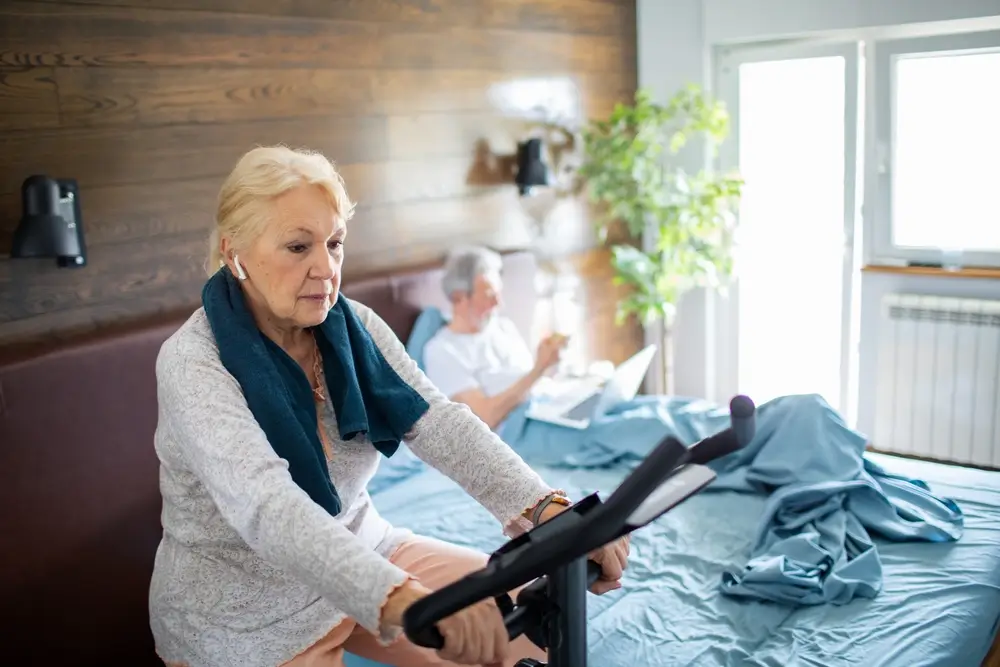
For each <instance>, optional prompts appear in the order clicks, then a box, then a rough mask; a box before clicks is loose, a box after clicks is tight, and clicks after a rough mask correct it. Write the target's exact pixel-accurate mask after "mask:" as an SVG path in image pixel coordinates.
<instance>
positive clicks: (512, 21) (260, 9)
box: [42, 0, 635, 38]
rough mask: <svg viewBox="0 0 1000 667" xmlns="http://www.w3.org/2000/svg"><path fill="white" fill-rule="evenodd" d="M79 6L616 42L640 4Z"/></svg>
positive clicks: (118, 2) (448, 1) (590, 0)
mask: <svg viewBox="0 0 1000 667" xmlns="http://www.w3.org/2000/svg"><path fill="white" fill-rule="evenodd" d="M42 2H45V3H52V4H58V5H62V4H64V2H63V0H42ZM75 4H79V5H95V6H117V7H129V8H137V9H176V10H182V9H189V10H207V11H220V12H225V13H241V14H258V15H264V16H272V17H301V18H313V19H317V18H319V19H340V20H353V21H365V22H378V23H401V24H405V25H409V26H411V27H414V28H420V27H426V26H431V27H437V26H458V27H470V26H472V27H481V28H500V29H507V30H514V31H518V32H523V31H533V30H543V31H549V32H568V33H571V34H602V35H611V36H613V37H616V38H619V37H620V36H622V35H628V34H632V33H634V32H635V3H634V2H632V1H621V2H619V1H616V0H611V1H607V0H530V1H529V0H490V1H489V2H481V1H477V0H424V1H422V2H405V1H400V0H75Z"/></svg>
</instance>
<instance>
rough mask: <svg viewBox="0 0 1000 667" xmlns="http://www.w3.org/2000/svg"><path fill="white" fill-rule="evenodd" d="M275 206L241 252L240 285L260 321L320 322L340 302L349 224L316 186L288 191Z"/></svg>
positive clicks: (286, 324) (307, 324)
mask: <svg viewBox="0 0 1000 667" xmlns="http://www.w3.org/2000/svg"><path fill="white" fill-rule="evenodd" d="M272 207H273V208H272V212H271V216H270V218H269V220H268V223H267V225H266V227H265V229H264V230H263V232H262V233H261V235H260V236H259V237H258V238H257V240H256V241H255V242H254V243H253V245H252V246H250V247H249V248H247V249H245V250H243V251H242V252H240V253H239V254H238V256H239V260H240V264H241V265H242V266H243V270H244V272H245V273H246V276H247V279H246V280H243V281H242V285H243V287H244V290H245V292H246V294H247V295H248V297H249V298H250V301H251V307H252V309H253V311H254V314H255V315H256V316H257V318H258V320H259V319H260V318H261V317H263V318H264V319H265V320H267V321H268V322H269V324H271V325H273V326H278V327H281V328H289V327H311V326H316V325H318V324H321V323H322V322H323V321H324V320H325V319H326V315H327V311H329V309H330V308H332V307H333V305H334V304H335V303H336V301H337V295H338V293H339V291H340V275H341V267H342V265H343V262H344V238H345V236H346V234H347V227H346V225H345V224H344V222H343V221H342V220H341V219H340V217H339V216H337V215H335V213H334V209H333V207H332V206H331V205H330V201H329V200H328V199H327V197H326V195H325V193H324V191H323V190H322V189H321V188H320V187H318V186H311V185H310V186H302V187H299V188H296V189H294V190H290V191H288V192H286V193H285V194H283V195H281V196H280V197H278V198H276V199H275V200H274V201H273V203H272ZM224 243H225V242H224ZM222 250H223V254H224V256H227V257H229V254H228V253H227V252H226V251H227V250H228V249H227V248H226V247H225V246H224V247H223V248H222ZM228 261H229V263H230V266H231V267H232V268H235V267H233V266H232V259H231V258H230V259H229V260H228ZM234 274H235V275H238V273H235V271H234Z"/></svg>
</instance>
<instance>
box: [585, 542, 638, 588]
mask: <svg viewBox="0 0 1000 667" xmlns="http://www.w3.org/2000/svg"><path fill="white" fill-rule="evenodd" d="M628 554H629V540H628V535H625V536H624V537H619V538H618V539H617V540H615V541H614V542H609V543H608V544H605V545H604V546H603V547H601V548H600V549H595V550H594V551H591V552H590V556H589V558H590V560H592V561H594V562H595V563H597V564H598V565H600V566H601V578H600V579H598V580H597V581H595V582H594V584H593V585H592V586H591V587H590V592H591V593H595V594H597V595H603V594H605V593H608V592H610V591H613V590H617V589H619V588H621V587H622V584H621V578H622V575H623V574H624V572H625V567H626V566H627V564H628Z"/></svg>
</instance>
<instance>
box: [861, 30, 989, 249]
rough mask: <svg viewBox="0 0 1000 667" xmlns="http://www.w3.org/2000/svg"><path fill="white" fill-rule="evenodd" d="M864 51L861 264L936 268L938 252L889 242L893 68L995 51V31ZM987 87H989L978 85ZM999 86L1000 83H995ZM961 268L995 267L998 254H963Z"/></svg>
mask: <svg viewBox="0 0 1000 667" xmlns="http://www.w3.org/2000/svg"><path fill="white" fill-rule="evenodd" d="M865 50H866V56H865V59H866V63H867V70H868V71H867V72H866V76H865V79H866V82H867V84H866V90H865V96H866V98H867V99H868V103H867V104H866V109H865V114H866V119H865V124H866V126H867V127H868V128H869V129H868V131H867V132H866V141H865V172H866V173H865V191H866V193H867V195H866V200H867V202H866V205H865V219H866V221H867V224H865V226H864V227H865V239H864V241H865V242H864V246H865V249H866V250H865V255H866V257H865V259H866V263H867V264H871V265H905V264H909V263H928V264H939V263H941V260H942V257H941V251H940V250H935V249H932V248H913V247H906V246H898V245H896V244H895V243H893V240H892V236H893V234H892V230H893V222H892V174H893V173H894V171H895V165H894V163H893V156H894V155H895V147H894V145H893V139H894V131H893V128H894V123H893V121H894V119H895V113H896V86H895V76H894V74H895V63H896V62H897V61H898V60H899V58H900V57H906V56H916V55H925V54H940V55H945V54H948V53H954V54H958V53H975V52H978V53H987V52H996V51H1000V31H986V32H969V33H953V34H947V35H936V36H931V37H911V38H900V39H876V40H873V41H871V42H868V43H867V44H866V46H865ZM983 84H984V85H989V82H985V81H984V82H983ZM995 85H1000V83H998V84H995ZM962 264H963V265H966V266H977V267H1000V251H995V252H991V251H983V250H969V251H963V253H962Z"/></svg>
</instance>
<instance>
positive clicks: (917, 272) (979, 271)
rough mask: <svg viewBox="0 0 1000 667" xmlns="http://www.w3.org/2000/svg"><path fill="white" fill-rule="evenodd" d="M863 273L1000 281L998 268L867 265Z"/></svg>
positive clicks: (999, 269)
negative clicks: (949, 268)
mask: <svg viewBox="0 0 1000 667" xmlns="http://www.w3.org/2000/svg"><path fill="white" fill-rule="evenodd" d="M861 271H862V272H864V273H892V274H895V275H902V276H930V277H934V278H985V279H987V280H1000V268H996V269H994V268H961V269H957V270H955V271H949V270H947V269H942V268H941V267H939V266H879V265H874V264H869V265H867V266H864V267H862V269H861Z"/></svg>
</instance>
